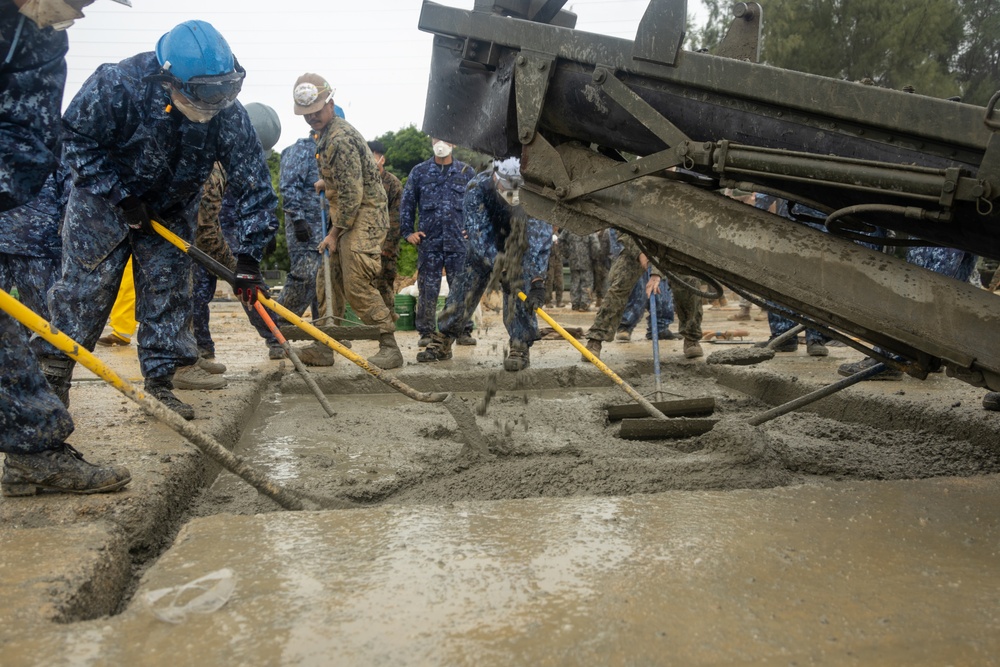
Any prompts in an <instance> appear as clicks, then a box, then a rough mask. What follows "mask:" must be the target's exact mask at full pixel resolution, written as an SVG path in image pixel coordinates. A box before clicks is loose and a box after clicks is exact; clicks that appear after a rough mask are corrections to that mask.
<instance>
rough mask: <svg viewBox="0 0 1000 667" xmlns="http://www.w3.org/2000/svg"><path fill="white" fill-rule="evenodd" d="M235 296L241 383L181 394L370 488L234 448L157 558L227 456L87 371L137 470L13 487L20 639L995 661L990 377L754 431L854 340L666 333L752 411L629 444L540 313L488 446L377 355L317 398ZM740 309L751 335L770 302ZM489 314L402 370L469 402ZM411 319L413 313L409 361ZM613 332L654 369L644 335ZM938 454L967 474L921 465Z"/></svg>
mask: <svg viewBox="0 0 1000 667" xmlns="http://www.w3.org/2000/svg"><path fill="white" fill-rule="evenodd" d="M227 306H228V304H215V305H214V306H213V309H216V310H215V311H214V312H215V313H216V317H218V320H216V322H217V323H218V331H219V335H218V336H217V338H218V339H219V343H220V360H221V361H223V362H225V363H228V364H230V366H231V380H232V382H231V386H230V388H227V389H226V390H223V391H222V392H203V393H195V392H191V393H185V394H184V396H185V397H187V398H189V399H191V400H194V401H195V404H196V408H199V410H200V421H203V422H204V424H203V425H204V426H205V427H206V428H207V429H209V430H211V431H212V432H213V433H214V434H215V435H216V436H217V437H219V438H220V439H224V440H226V441H227V442H230V443H231V442H234V441H235V439H236V438H237V437H238V435H239V432H240V431H241V430H243V427H244V426H245V425H247V424H250V425H251V430H252V431H254V433H255V434H256V435H259V436H261V437H259V438H258V442H256V443H255V444H254V445H253V448H252V449H251V450H249V451H252V453H253V455H254V456H255V457H257V458H258V460H259V462H260V463H261V464H264V465H268V466H271V467H272V471H273V472H274V473H275V475H276V476H278V477H279V478H282V479H285V480H289V481H295V482H296V483H304V484H305V485H307V486H308V487H309V488H310V489H313V490H316V491H321V492H323V493H325V494H329V495H335V496H339V497H344V498H350V499H354V500H358V501H360V502H363V503H368V504H370V505H372V506H371V507H368V508H366V509H360V510H351V511H345V512H321V513H285V512H273V509H274V507H273V505H270V504H269V501H266V500H263V499H260V498H258V497H255V494H254V493H253V492H252V491H251V492H249V493H248V492H247V489H246V487H245V485H242V484H233V481H232V480H231V478H229V476H222V477H220V478H219V479H218V480H217V481H216V483H215V484H214V485H213V486H212V487H211V489H210V490H208V491H206V492H204V493H203V494H201V496H200V497H199V498H198V499H197V500H196V502H195V506H194V508H193V514H189V516H195V515H198V514H202V515H204V516H202V517H200V518H193V519H192V520H191V521H190V523H188V524H187V525H186V526H184V527H183V528H182V529H181V533H180V534H179V535H178V536H177V539H176V540H175V541H174V543H173V546H172V547H171V548H170V549H169V550H167V551H166V552H165V553H163V554H162V556H160V557H159V558H157V555H158V549H159V544H162V543H164V540H169V539H170V538H171V537H172V536H173V534H174V531H175V530H176V528H177V527H178V525H179V523H178V517H179V516H180V515H181V513H182V512H184V509H185V506H186V505H187V504H188V502H189V501H190V499H191V498H192V496H193V494H194V493H195V490H196V489H197V488H198V486H199V485H200V484H201V483H202V482H203V481H204V480H205V479H210V476H211V475H212V474H214V471H213V470H211V469H209V468H208V467H206V466H205V465H204V463H203V462H202V460H201V457H200V455H199V454H198V453H197V451H196V450H193V448H191V447H190V446H187V445H184V444H183V443H182V442H179V438H178V437H176V436H175V435H173V434H172V433H171V432H168V431H166V429H163V428H162V427H159V426H158V425H156V424H149V423H145V421H144V419H145V418H143V417H142V416H141V415H140V414H139V413H138V411H137V410H135V409H134V408H132V407H131V406H128V405H125V404H124V403H123V400H124V399H121V398H120V397H118V395H117V394H114V393H113V392H111V390H109V389H107V388H105V387H102V386H100V385H97V384H95V383H87V382H86V381H84V382H82V383H78V385H77V387H75V388H74V390H73V391H74V396H73V401H74V415H75V416H76V417H77V421H78V433H77V434H76V435H75V436H74V438H75V440H74V443H75V444H76V445H77V446H78V447H79V448H81V449H82V450H84V451H85V452H87V453H88V455H91V456H92V457H93V458H97V459H102V458H103V459H105V460H107V459H110V458H115V457H119V460H124V462H126V463H127V464H128V465H130V466H131V467H132V468H133V474H134V476H135V481H134V482H133V484H132V486H131V487H130V488H129V490H128V491H126V492H125V493H122V494H110V495H108V496H95V497H88V498H65V497H60V496H52V497H46V498H36V499H0V521H2V523H0V539H2V540H3V544H4V549H3V550H2V552H3V555H2V557H0V580H2V581H3V582H4V586H3V587H0V588H2V590H3V594H2V595H0V610H2V611H0V628H2V630H0V650H2V656H3V659H2V662H3V664H4V665H7V664H11V665H22V664H24V665H29V664H46V665H48V664H57V665H58V664H79V665H104V664H108V665H111V664H122V663H125V662H136V663H140V664H153V665H156V664H164V663H166V662H167V661H169V662H170V663H172V664H212V663H217V662H225V663H227V664H228V663H237V664H444V663H446V664H452V663H456V664H468V663H473V662H475V663H477V664H480V663H487V664H512V663H516V664H520V663H528V662H531V663H541V664H580V663H608V664H647V663H657V664H685V665H687V664H719V663H726V664H729V663H741V662H742V663H766V664H773V663H775V662H779V663H788V664H793V663H794V664H808V663H814V662H822V663H823V664H859V663H860V664H871V663H872V662H890V663H900V662H906V663H914V664H941V663H952V664H973V663H974V664H989V663H990V661H991V660H992V655H993V654H995V653H996V649H997V646H996V644H997V641H996V639H995V636H996V629H997V628H996V625H997V623H998V620H997V616H998V615H997V613H996V612H995V609H997V608H998V607H997V604H996V602H997V600H998V598H1000V584H998V579H1000V577H998V576H997V567H996V565H997V563H996V557H997V556H996V544H997V543H998V542H997V528H996V520H995V518H994V517H995V516H996V515H997V509H998V508H1000V503H998V500H1000V496H998V491H1000V482H998V478H997V477H996V476H995V475H992V474H989V473H991V472H992V471H994V470H996V469H997V451H996V450H997V443H998V442H1000V436H998V433H1000V422H998V420H997V415H995V414H992V413H984V412H983V411H982V410H981V409H979V406H978V400H979V399H981V396H982V392H981V391H980V390H976V389H974V388H971V387H967V386H965V385H961V384H959V383H957V382H954V381H949V380H947V379H945V378H943V377H940V376H933V377H932V378H931V379H929V380H928V381H927V382H923V383H921V382H917V381H914V380H911V379H905V380H904V381H903V382H901V383H866V384H865V385H863V386H859V387H854V388H851V389H850V390H847V391H846V392H843V393H841V394H838V395H837V396H835V397H831V398H828V399H824V402H822V403H819V404H817V405H816V406H814V410H815V413H813V412H809V413H801V414H795V415H789V416H786V417H782V418H781V419H779V420H776V421H775V422H772V423H770V424H768V425H765V427H763V428H762V429H749V430H748V429H747V428H744V427H741V426H740V425H739V424H738V423H737V422H738V418H739V417H741V416H745V415H750V414H754V413H756V412H757V411H759V410H761V409H763V408H765V407H766V404H773V403H776V402H781V401H783V400H787V399H788V398H791V397H794V396H795V395H799V394H802V393H805V392H806V391H807V390H809V389H812V388H815V387H816V386H819V385H821V384H824V383H826V382H829V381H832V380H834V379H836V375H835V369H836V365H837V364H838V363H840V362H842V361H845V360H854V359H856V358H857V354H856V353H854V352H853V351H850V350H845V349H837V348H835V349H832V350H831V357H829V358H827V359H815V358H810V357H806V356H805V355H804V354H803V353H798V354H791V355H788V354H779V355H777V356H776V358H775V359H774V360H772V361H770V362H768V363H767V364H766V365H765V367H759V368H739V369H733V368H729V369H726V370H718V368H714V369H712V370H711V371H709V370H708V369H707V368H706V367H705V365H704V364H703V363H702V362H700V361H695V362H686V361H683V360H682V359H681V357H680V344H679V342H678V343H670V342H667V343H665V344H664V345H663V346H662V347H663V356H664V368H665V377H664V388H665V389H667V390H668V391H677V392H678V393H684V394H685V395H687V396H691V395H713V396H716V398H717V400H718V402H719V405H720V412H721V413H723V414H724V415H725V416H727V417H729V418H734V419H736V421H726V422H725V427H724V428H722V429H719V428H718V427H717V431H715V432H713V433H710V434H708V435H707V436H703V437H702V438H700V439H691V440H689V441H680V442H669V443H627V442H624V441H622V440H619V439H617V438H616V437H614V431H615V427H611V428H610V429H609V428H608V427H607V426H606V425H605V424H604V423H603V421H602V418H601V416H600V407H601V406H602V405H603V404H605V403H607V402H613V403H623V402H626V400H627V399H625V397H624V394H621V393H620V392H617V390H614V389H610V388H608V386H607V384H606V382H604V381H603V380H602V379H601V378H600V377H599V376H595V375H592V373H593V371H592V370H591V369H589V368H588V367H586V366H584V365H580V364H579V363H578V359H579V355H578V353H576V352H575V351H574V350H572V349H571V348H569V346H568V345H566V344H565V343H564V342H561V341H553V342H550V341H543V342H541V343H539V344H538V345H536V347H535V348H534V349H533V351H532V368H531V369H529V372H528V373H524V374H520V373H519V374H516V375H515V374H503V373H501V374H500V375H498V376H496V383H495V385H496V390H497V393H496V395H495V396H494V397H493V398H492V401H491V402H490V405H489V407H488V409H487V411H486V414H485V415H484V416H482V417H479V419H478V421H479V423H480V425H481V426H483V428H484V431H487V432H488V434H489V437H490V444H491V452H492V457H491V458H489V459H488V460H483V461H477V462H470V461H468V460H463V459H462V458H461V457H460V456H459V451H460V449H461V444H460V443H458V442H457V441H455V439H454V428H455V427H454V424H453V423H452V422H451V421H450V417H449V415H448V414H447V412H445V411H444V410H443V409H440V408H438V409H437V410H427V409H426V406H419V407H418V406H415V405H414V404H412V403H410V402H406V401H403V400H401V399H400V398H399V397H398V396H396V395H389V394H386V395H380V396H374V395H371V394H367V393H366V392H369V391H371V389H369V388H368V383H369V382H370V380H369V379H368V378H366V377H365V376H363V375H361V374H360V372H359V371H358V370H357V369H356V368H355V367H353V366H351V365H349V364H344V363H343V362H342V361H341V362H338V364H337V365H336V366H335V367H334V368H332V369H322V370H320V371H317V372H316V373H315V374H316V376H317V379H318V380H319V381H320V383H321V386H324V389H325V390H326V391H327V392H328V393H329V394H330V396H331V402H333V403H334V408H335V409H338V410H339V411H340V413H341V414H338V416H337V417H336V418H334V419H331V420H323V419H320V418H317V417H316V415H321V414H322V411H321V410H320V408H319V406H318V405H312V406H310V405H308V400H309V399H308V397H306V396H295V395H293V393H294V392H296V391H298V390H297V389H296V387H297V384H296V383H297V382H298V381H297V380H296V379H294V377H293V376H289V375H288V374H289V373H290V372H291V369H290V368H289V367H288V365H287V364H286V365H285V366H284V367H283V366H281V365H280V364H277V363H274V362H267V361H266V359H265V352H264V350H263V347H262V346H261V345H260V343H259V341H257V340H255V339H254V338H253V336H252V335H249V334H248V332H247V331H246V329H245V327H244V326H242V325H241V320H240V317H241V316H240V315H239V314H238V313H236V312H229V311H228V310H227ZM731 312H735V308H733V309H729V310H721V311H713V310H709V311H708V312H707V313H706V329H709V328H716V329H720V330H721V329H726V328H733V325H732V324H731V323H727V322H726V321H725V317H726V315H727V314H729V313H731ZM557 315H558V317H557V319H558V320H559V321H561V322H563V323H565V324H567V325H576V326H581V325H582V326H585V325H586V324H587V319H588V317H590V316H592V315H590V316H588V314H579V313H569V312H559V311H557ZM740 326H741V327H743V324H742V323H741V324H740ZM750 328H751V330H752V331H753V333H754V335H755V336H757V337H758V339H759V338H761V337H763V335H764V334H763V332H764V331H765V330H766V325H764V324H763V323H757V322H754V323H751V324H750ZM481 335H482V338H481V342H480V345H479V346H477V347H476V348H472V349H470V348H457V352H456V359H455V360H454V361H451V362H446V363H443V364H440V365H436V366H432V367H427V366H424V365H416V364H412V363H411V364H409V365H408V366H407V367H406V368H404V369H401V370H400V371H397V373H399V376H400V377H401V378H403V379H404V380H405V381H407V382H409V383H411V384H414V385H415V386H417V388H419V389H423V390H457V391H462V392H464V393H463V396H464V398H466V399H467V400H468V401H469V404H470V405H472V406H475V405H476V404H477V402H478V401H480V399H481V398H483V392H484V391H485V389H486V388H487V386H489V385H490V384H491V382H490V377H491V374H492V372H493V371H495V370H496V369H498V368H499V362H500V355H501V354H502V349H503V343H504V340H503V337H502V335H501V333H500V332H499V331H498V329H497V328H496V327H495V326H493V324H491V323H490V322H489V321H487V323H486V326H485V327H484V328H483V329H482V330H481ZM411 338H412V340H410V339H411ZM415 341H416V336H415V335H412V336H410V335H409V334H408V333H401V334H400V342H401V345H402V346H403V348H404V355H405V356H406V357H407V359H408V361H411V360H412V357H413V355H414V354H415V352H416V347H415ZM706 347H707V349H708V350H712V349H714V348H713V347H711V346H706ZM369 348H370V349H369ZM374 349H375V345H374V343H369V342H360V343H358V344H357V345H356V346H355V350H356V351H358V352H359V353H360V354H363V355H367V354H370V353H371V352H373V351H374ZM104 354H106V355H107V356H108V357H110V358H111V359H112V360H113V363H116V364H117V363H120V362H122V360H123V359H127V358H128V357H129V355H131V356H132V358H133V359H134V352H131V351H128V350H113V351H104ZM602 356H603V357H604V358H605V359H606V360H607V361H608V362H609V363H610V364H611V365H612V367H614V368H615V369H616V370H619V372H620V373H622V374H623V375H624V376H626V379H629V380H630V381H634V382H636V384H638V385H639V386H640V390H641V391H649V390H651V384H652V381H651V379H650V377H649V371H650V364H649V359H648V344H644V343H640V342H636V343H632V344H629V345H619V344H608V345H606V346H605V354H604V355H602ZM262 371H263V372H262ZM275 373H280V374H283V376H284V379H283V380H282V381H281V383H280V385H279V386H280V388H281V390H282V392H283V393H281V394H275V393H274V392H273V390H272V389H271V387H273V386H274V385H273V381H272V380H271V379H270V378H272V377H274V374H275ZM136 375H137V373H136ZM262 391H263V392H264V402H263V403H262V404H261V406H260V407H259V408H258V407H257V401H258V397H259V396H260V393H261V392H262ZM741 391H745V392H748V393H749V394H750V395H752V396H756V397H760V398H762V399H763V402H762V401H761V400H758V399H757V398H749V397H748V396H747V395H746V394H743V393H741ZM616 392H617V393H616ZM355 393H360V394H363V395H361V396H351V395H350V394H355ZM81 398H82V400H81ZM81 406H86V408H85V409H81ZM255 412H256V413H257V414H256V415H255V416H256V417H257V418H258V421H256V422H254V421H253V419H252V418H251V415H252V414H253V413H255ZM830 417H833V418H834V419H830ZM858 422H860V423H858ZM871 426H877V427H881V428H877V429H874V430H873V429H872V428H871ZM734 445H735V446H734ZM941 475H961V476H963V477H961V478H955V477H939V478H938V479H932V480H918V481H913V480H911V479H909V478H914V477H917V478H919V477H936V476H941ZM866 480H887V481H866ZM227 485H231V486H227ZM720 489H725V490H724V491H722V490H720ZM219 511H225V512H234V511H235V512H244V513H249V514H252V513H255V512H257V513H260V512H263V513H264V514H260V515H257V516H250V515H248V516H232V515H229V514H215V513H217V512H219ZM147 567H148V569H145V575H144V576H143V578H142V580H141V582H139V584H138V591H137V593H136V594H135V595H134V596H131V597H126V598H125V601H126V605H127V606H125V607H124V610H123V611H122V613H121V614H119V615H116V616H113V617H105V618H99V619H97V620H94V621H84V622H71V621H75V620H78V619H80V618H88V617H93V616H100V615H102V614H107V613H109V612H110V611H113V608H114V607H115V606H116V605H115V600H116V599H117V600H120V599H121V596H122V594H123V592H124V593H125V594H127V593H128V591H130V590H131V589H132V587H133V585H134V584H133V583H132V582H131V581H130V578H129V574H130V573H131V571H133V568H137V569H138V571H139V572H141V571H143V569H144V568H147ZM221 568H230V569H231V570H232V572H233V573H234V574H233V579H232V581H233V582H235V589H234V592H233V594H232V597H231V598H230V599H229V600H228V601H227V602H226V604H225V605H224V606H222V607H221V608H220V609H218V610H217V611H215V612H213V613H211V614H207V615H201V616H195V615H192V616H190V617H188V618H187V619H186V620H184V621H183V622H182V623H181V624H179V625H173V624H169V623H166V622H164V621H162V620H160V619H158V618H157V617H155V616H154V615H153V614H152V612H151V611H150V609H149V607H148V606H146V604H145V603H144V602H143V600H144V596H145V594H146V593H148V592H150V591H153V590H156V589H162V588H164V587H169V586H178V585H181V584H184V583H187V582H190V581H192V580H194V579H197V578H198V577H201V576H204V575H206V574H210V573H211V572H213V571H217V570H219V569H221ZM60 623H63V624H60Z"/></svg>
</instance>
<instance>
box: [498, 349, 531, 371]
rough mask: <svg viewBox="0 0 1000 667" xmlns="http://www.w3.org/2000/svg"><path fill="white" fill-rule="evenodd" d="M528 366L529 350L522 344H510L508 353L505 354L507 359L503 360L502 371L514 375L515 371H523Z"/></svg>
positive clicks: (529, 359)
mask: <svg viewBox="0 0 1000 667" xmlns="http://www.w3.org/2000/svg"><path fill="white" fill-rule="evenodd" d="M530 365H531V357H530V348H529V347H528V346H527V345H525V344H524V343H514V342H511V345H510V352H508V353H507V358H506V359H504V360H503V369H504V370H505V371H508V372H511V373H516V372H517V371H523V370H524V369H525V368H527V367H528V366H530Z"/></svg>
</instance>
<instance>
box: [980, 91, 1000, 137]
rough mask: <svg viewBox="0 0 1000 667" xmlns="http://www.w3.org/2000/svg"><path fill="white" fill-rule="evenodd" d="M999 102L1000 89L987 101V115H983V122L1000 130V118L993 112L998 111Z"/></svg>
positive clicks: (993, 128) (991, 127) (992, 128)
mask: <svg viewBox="0 0 1000 667" xmlns="http://www.w3.org/2000/svg"><path fill="white" fill-rule="evenodd" d="M997 102H1000V90H998V91H997V92H995V93H993V97H991V98H990V101H989V102H987V103H986V115H985V116H983V123H985V125H986V127H988V128H990V129H991V130H994V131H996V130H1000V120H997V119H996V118H994V117H993V112H994V111H996V106H997Z"/></svg>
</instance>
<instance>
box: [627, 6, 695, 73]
mask: <svg viewBox="0 0 1000 667" xmlns="http://www.w3.org/2000/svg"><path fill="white" fill-rule="evenodd" d="M686 25H687V0H652V1H651V2H650V3H649V6H648V7H646V13H645V14H643V15H642V20H641V21H640V22H639V29H638V30H637V31H636V33H635V42H633V44H632V57H633V58H634V59H636V60H646V61H649V62H653V63H660V64H663V65H668V66H670V67H673V66H674V65H675V64H676V63H677V55H678V54H679V53H680V51H681V45H683V44H684V29H685V27H686Z"/></svg>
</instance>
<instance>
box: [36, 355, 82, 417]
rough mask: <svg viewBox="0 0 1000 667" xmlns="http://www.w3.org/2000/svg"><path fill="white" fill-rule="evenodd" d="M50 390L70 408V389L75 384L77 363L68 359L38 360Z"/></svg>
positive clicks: (48, 358)
mask: <svg viewBox="0 0 1000 667" xmlns="http://www.w3.org/2000/svg"><path fill="white" fill-rule="evenodd" d="M38 361H39V363H40V364H41V366H42V373H43V374H44V375H45V380H46V381H47V382H48V383H49V388H51V389H52V391H53V393H55V395H56V396H58V397H59V400H60V401H62V404H63V405H65V406H66V407H67V408H68V407H69V388H70V386H71V385H72V384H73V366H75V365H76V362H75V361H73V360H72V359H68V358H66V357H42V358H41V359H39V360H38Z"/></svg>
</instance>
